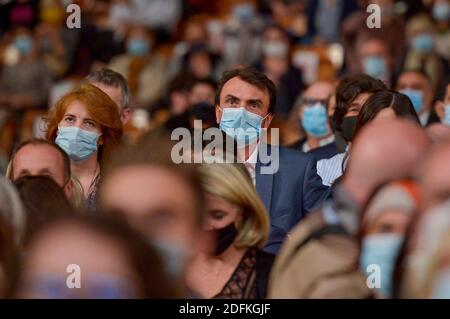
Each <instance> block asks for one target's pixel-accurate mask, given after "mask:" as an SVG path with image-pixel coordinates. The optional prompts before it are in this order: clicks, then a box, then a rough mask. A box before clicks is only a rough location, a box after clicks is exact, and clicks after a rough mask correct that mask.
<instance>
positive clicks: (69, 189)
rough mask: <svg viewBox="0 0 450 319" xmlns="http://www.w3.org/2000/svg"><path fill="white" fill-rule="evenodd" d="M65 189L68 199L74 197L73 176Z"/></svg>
mask: <svg viewBox="0 0 450 319" xmlns="http://www.w3.org/2000/svg"><path fill="white" fill-rule="evenodd" d="M63 190H64V194H66V197H67V199H69V200H70V199H71V198H72V194H73V180H72V179H71V178H70V179H69V181H68V182H67V183H66V185H65V186H64V189H63Z"/></svg>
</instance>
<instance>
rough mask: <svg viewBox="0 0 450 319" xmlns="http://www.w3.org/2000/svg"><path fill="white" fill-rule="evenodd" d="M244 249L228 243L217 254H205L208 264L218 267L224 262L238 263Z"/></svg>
mask: <svg viewBox="0 0 450 319" xmlns="http://www.w3.org/2000/svg"><path fill="white" fill-rule="evenodd" d="M246 251H247V250H246V249H243V248H236V247H235V246H234V245H233V244H232V245H230V247H228V248H227V249H226V250H225V251H224V252H223V253H221V254H220V255H217V256H211V255H205V257H206V260H207V262H208V264H210V266H211V267H220V266H221V265H225V264H232V265H233V264H236V263H239V261H240V260H241V258H242V256H243V255H244V253H245V252H246Z"/></svg>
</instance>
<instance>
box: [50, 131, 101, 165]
mask: <svg viewBox="0 0 450 319" xmlns="http://www.w3.org/2000/svg"><path fill="white" fill-rule="evenodd" d="M100 135H101V134H98V133H96V132H89V131H86V130H83V129H80V128H79V127H75V126H66V127H59V128H58V135H57V136H56V140H55V143H56V144H58V145H59V146H60V147H61V148H62V149H63V150H64V151H65V152H66V153H67V155H69V157H70V159H71V160H73V161H82V160H85V159H87V158H89V157H91V156H92V155H93V154H94V153H95V152H96V151H97V142H98V139H99V137H100Z"/></svg>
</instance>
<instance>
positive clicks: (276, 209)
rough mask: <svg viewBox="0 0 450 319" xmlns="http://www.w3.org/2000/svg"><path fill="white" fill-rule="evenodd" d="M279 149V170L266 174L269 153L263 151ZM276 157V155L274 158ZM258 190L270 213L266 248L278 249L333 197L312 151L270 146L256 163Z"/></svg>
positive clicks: (273, 250)
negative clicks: (318, 172) (311, 213)
mask: <svg viewBox="0 0 450 319" xmlns="http://www.w3.org/2000/svg"><path fill="white" fill-rule="evenodd" d="M275 148H277V149H278V153H279V156H278V158H279V165H278V171H276V172H275V173H274V174H264V172H262V171H261V169H262V168H264V167H266V168H267V167H269V166H270V165H271V162H269V163H267V162H268V160H267V157H266V158H264V155H262V154H269V155H271V154H275V153H276V152H275V153H274V152H273V150H274V149H275ZM273 160H274V159H272V161H273ZM255 180H256V190H257V192H258V194H259V196H260V197H261V199H262V201H263V203H264V206H265V207H266V209H267V211H268V212H269V217H270V224H271V227H270V228H271V229H270V236H269V241H268V243H267V245H266V247H265V248H264V250H265V251H267V252H271V253H277V252H278V249H279V248H280V246H281V244H282V243H283V241H284V239H285V237H286V235H287V234H288V232H289V231H290V230H291V228H292V227H293V226H294V225H296V224H297V223H298V222H299V221H300V220H301V219H302V218H303V217H305V216H306V215H307V214H308V213H309V212H310V211H312V210H313V209H314V208H316V207H317V206H319V205H321V204H322V202H323V201H324V200H326V199H327V198H329V197H330V189H329V188H328V187H327V186H324V185H323V184H322V179H321V178H320V177H319V175H317V170H316V159H315V158H314V156H313V155H312V154H307V153H303V152H299V151H296V150H291V149H287V148H284V147H277V146H270V145H268V146H267V152H265V151H264V150H263V151H262V152H261V147H260V148H259V152H258V161H257V163H256V172H255Z"/></svg>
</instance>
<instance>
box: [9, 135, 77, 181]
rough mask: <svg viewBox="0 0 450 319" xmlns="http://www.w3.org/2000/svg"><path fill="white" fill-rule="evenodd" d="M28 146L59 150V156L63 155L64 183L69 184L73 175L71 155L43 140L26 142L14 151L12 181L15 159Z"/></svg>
mask: <svg viewBox="0 0 450 319" xmlns="http://www.w3.org/2000/svg"><path fill="white" fill-rule="evenodd" d="M27 145H33V146H39V145H48V146H50V147H53V148H54V149H55V150H57V151H58V152H59V154H61V158H62V161H63V167H64V182H67V181H68V180H69V179H70V176H71V173H70V158H69V155H67V153H66V152H64V150H63V149H62V148H61V147H59V146H58V145H57V144H55V143H53V142H50V141H48V140H43V139H40V138H32V139H29V140H26V141H24V142H23V143H22V144H20V145H19V146H18V147H17V148H16V150H15V151H14V153H13V155H12V156H11V164H10V165H11V166H10V168H9V172H10V173H9V175H10V176H8V178H10V179H11V180H13V179H14V176H13V171H14V167H13V165H14V158H15V157H16V154H17V153H18V152H19V151H20V150H21V149H22V148H24V147H25V146H27Z"/></svg>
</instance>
